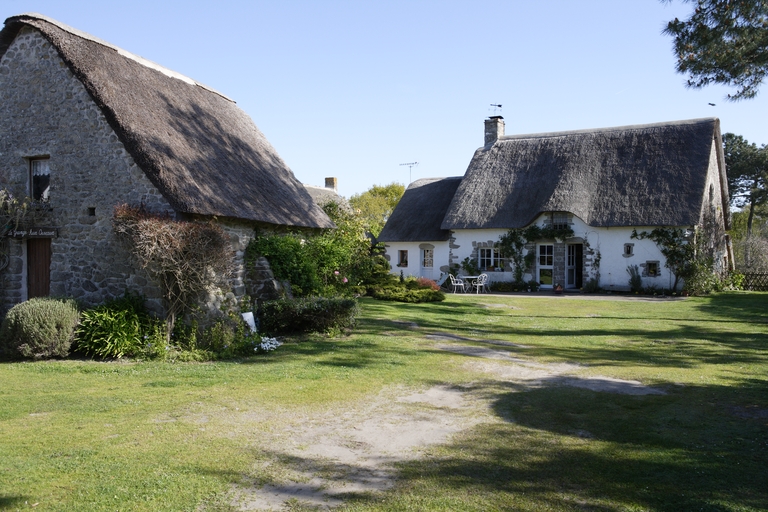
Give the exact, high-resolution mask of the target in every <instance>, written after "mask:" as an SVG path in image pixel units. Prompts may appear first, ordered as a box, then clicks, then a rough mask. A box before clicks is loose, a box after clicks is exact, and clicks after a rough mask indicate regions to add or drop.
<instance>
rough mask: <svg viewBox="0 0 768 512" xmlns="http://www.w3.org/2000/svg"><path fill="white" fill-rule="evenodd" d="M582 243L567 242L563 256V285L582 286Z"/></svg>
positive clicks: (569, 286) (568, 286)
mask: <svg viewBox="0 0 768 512" xmlns="http://www.w3.org/2000/svg"><path fill="white" fill-rule="evenodd" d="M583 268H584V245H583V244H568V248H567V253H566V258H565V287H566V288H581V287H582V286H583V284H584V283H583V280H584V273H583V272H582V269H583Z"/></svg>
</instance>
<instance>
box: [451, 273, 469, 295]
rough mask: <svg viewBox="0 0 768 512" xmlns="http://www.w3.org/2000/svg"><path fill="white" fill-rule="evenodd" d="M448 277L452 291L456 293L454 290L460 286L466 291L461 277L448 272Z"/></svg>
mask: <svg viewBox="0 0 768 512" xmlns="http://www.w3.org/2000/svg"><path fill="white" fill-rule="evenodd" d="M448 277H449V278H450V279H451V287H452V288H453V293H456V290H457V289H459V288H461V291H462V292H465V291H467V290H466V289H465V288H464V281H463V280H462V279H459V278H458V277H454V276H453V274H448Z"/></svg>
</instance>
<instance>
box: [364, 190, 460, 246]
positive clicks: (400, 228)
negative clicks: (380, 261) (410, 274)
mask: <svg viewBox="0 0 768 512" xmlns="http://www.w3.org/2000/svg"><path fill="white" fill-rule="evenodd" d="M461 180H462V178H461V176H455V177H450V178H423V179H419V180H416V181H414V182H413V183H411V184H410V185H409V186H408V188H407V189H406V191H405V194H403V197H402V198H401V199H400V202H399V203H397V206H396V207H395V210H394V211H393V212H392V215H391V216H390V217H389V219H388V220H387V223H386V224H385V225H384V229H382V230H381V234H379V236H378V241H379V242H420V241H443V240H448V238H450V235H451V234H450V231H449V230H447V229H443V228H441V227H440V224H441V223H442V222H443V218H444V217H445V213H446V211H447V209H448V205H449V204H450V203H451V199H452V198H453V196H454V194H455V193H456V189H458V188H459V184H460V183H461Z"/></svg>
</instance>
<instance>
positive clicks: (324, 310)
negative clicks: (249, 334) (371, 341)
mask: <svg viewBox="0 0 768 512" xmlns="http://www.w3.org/2000/svg"><path fill="white" fill-rule="evenodd" d="M359 313H360V307H359V305H358V304H357V301H356V300H355V299H349V298H326V297H306V298H300V299H280V300H271V301H266V302H264V303H262V304H261V306H260V307H259V315H258V316H259V326H260V329H261V331H262V332H263V333H264V334H265V335H268V336H274V335H278V334H291V333H305V332H320V333H338V332H343V331H344V330H346V329H350V328H352V327H354V325H355V319H356V317H357V315H358V314H359Z"/></svg>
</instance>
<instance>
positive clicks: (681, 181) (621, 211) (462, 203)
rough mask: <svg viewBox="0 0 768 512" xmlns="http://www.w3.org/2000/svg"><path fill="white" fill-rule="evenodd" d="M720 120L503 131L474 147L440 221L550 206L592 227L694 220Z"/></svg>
mask: <svg viewBox="0 0 768 512" xmlns="http://www.w3.org/2000/svg"><path fill="white" fill-rule="evenodd" d="M717 140H719V121H718V120H717V119H716V118H705V119H694V120H687V121H675V122H667V123H655V124H648V125H632V126H624V127H615V128H603V129H596V130H578V131H568V132H554V133H540V134H529V135H513V136H502V137H500V138H499V139H498V140H497V141H496V142H495V143H493V144H492V145H489V146H486V147H483V148H480V149H478V150H477V151H476V152H475V154H474V156H473V158H472V161H471V162H470V164H469V167H468V169H467V172H466V174H465V176H464V180H463V181H462V183H461V186H460V187H459V189H458V191H457V192H456V195H455V196H454V198H453V201H452V202H451V205H450V207H449V208H448V211H447V214H446V217H445V220H444V221H443V223H442V225H441V227H442V229H479V228H501V229H508V228H521V227H525V226H527V225H529V224H530V223H531V222H533V221H534V220H535V219H536V218H537V217H538V216H539V215H541V214H542V213H544V212H550V211H565V212H570V213H573V214H574V215H576V216H578V217H579V218H581V219H582V220H583V221H584V222H586V223H587V224H589V225H590V226H595V227H610V226H692V225H695V224H697V223H698V221H699V218H700V213H701V207H702V200H703V198H704V197H705V187H706V176H707V169H708V166H709V158H710V154H711V150H712V144H713V141H717Z"/></svg>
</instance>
